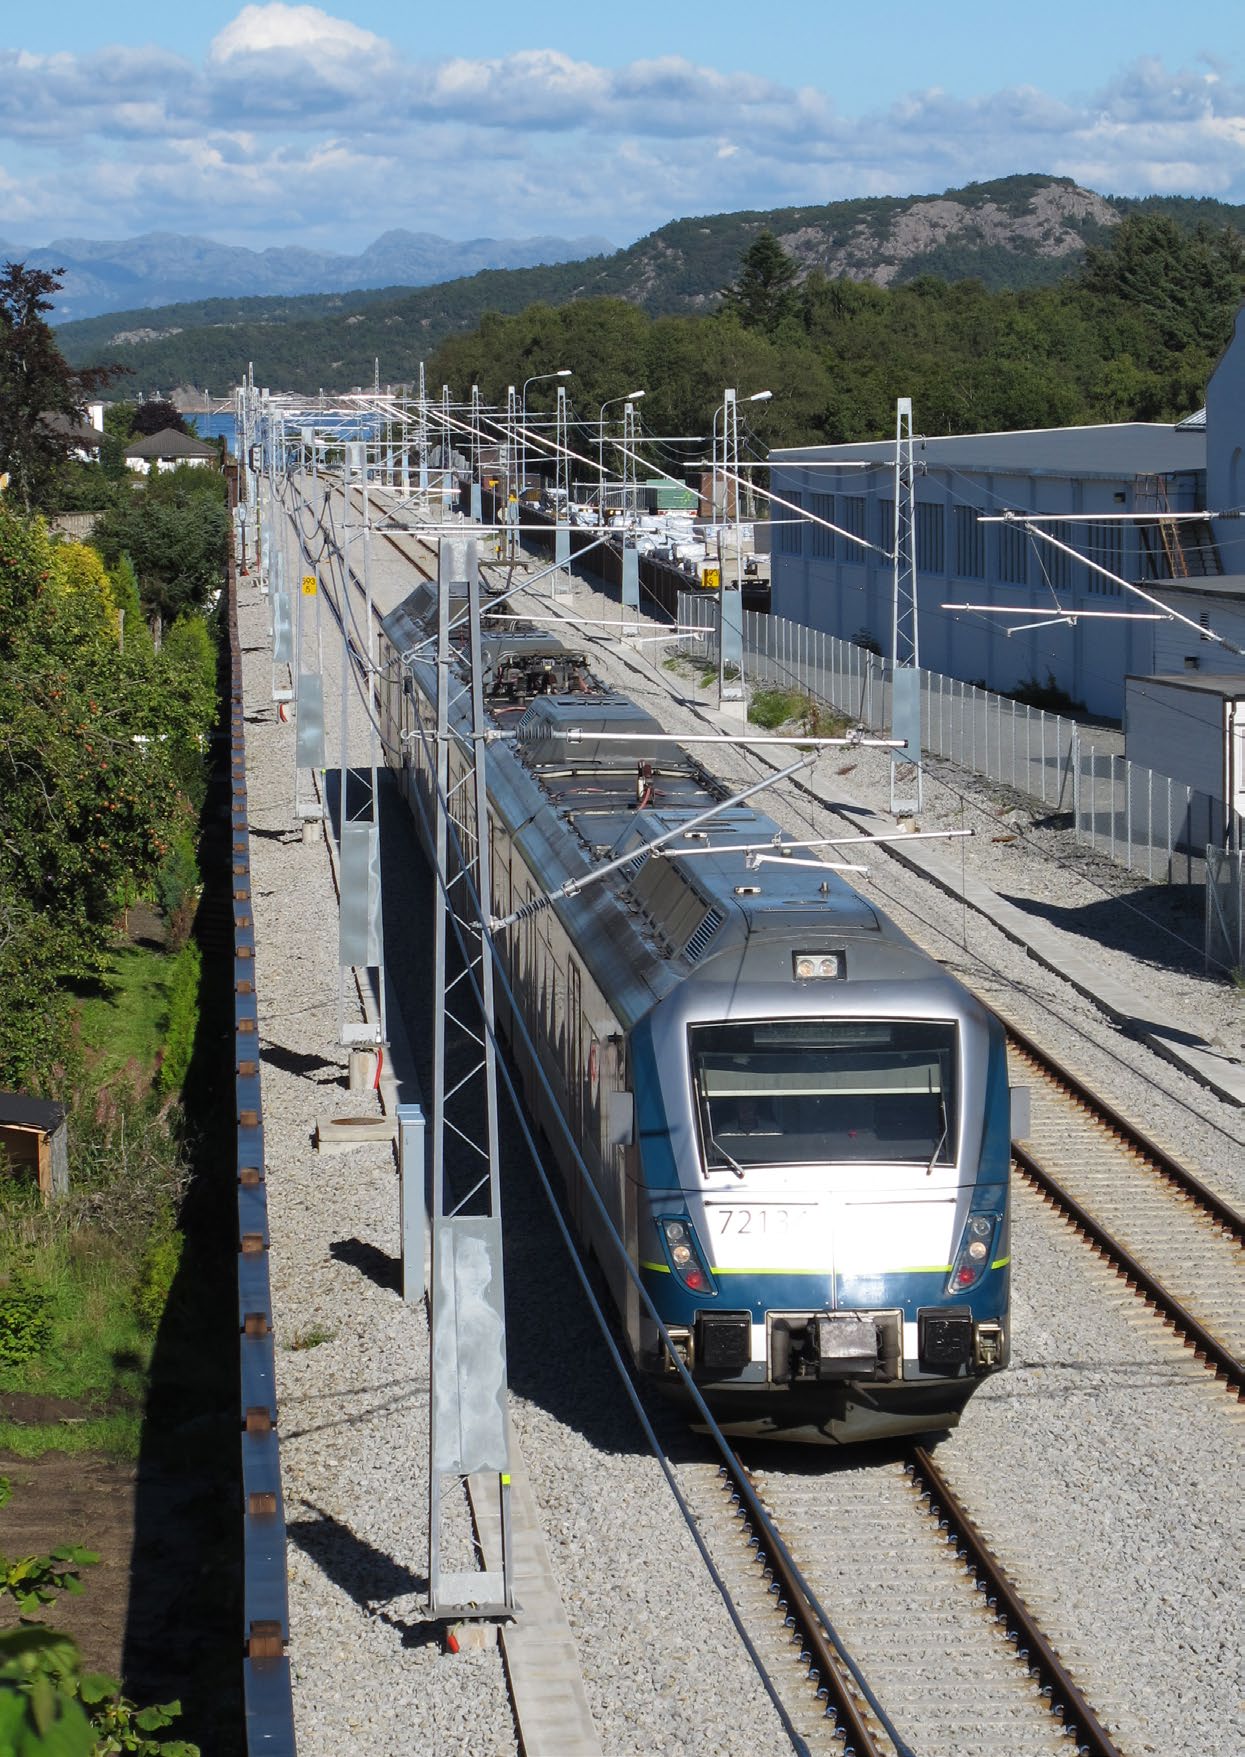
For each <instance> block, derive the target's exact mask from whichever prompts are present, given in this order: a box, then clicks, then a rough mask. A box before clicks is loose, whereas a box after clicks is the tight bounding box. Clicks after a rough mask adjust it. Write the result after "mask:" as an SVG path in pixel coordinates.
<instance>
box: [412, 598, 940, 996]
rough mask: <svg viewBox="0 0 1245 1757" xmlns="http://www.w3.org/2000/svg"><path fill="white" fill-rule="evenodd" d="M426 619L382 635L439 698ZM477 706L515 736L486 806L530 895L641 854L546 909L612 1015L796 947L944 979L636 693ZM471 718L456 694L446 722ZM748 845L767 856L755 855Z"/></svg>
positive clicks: (772, 971) (422, 609)
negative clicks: (633, 696) (674, 737)
mask: <svg viewBox="0 0 1245 1757" xmlns="http://www.w3.org/2000/svg"><path fill="white" fill-rule="evenodd" d="M417 596H419V597H420V601H419V602H418V603H416V602H415V600H416V598H417ZM429 610H431V614H432V616H433V618H434V621H435V601H433V602H432V603H431V605H430V603H429V598H428V595H427V594H426V593H424V594H422V596H421V595H419V594H417V593H413V594H412V595H411V597H410V598H408V599H407V600H406V602H405V603H404V604H403V605H402V606H400V607H399V609H398V610H397V611H394V612H393V613H391V615H390V616H389V617H387V618H386V619H385V625H384V626H385V632H386V635H387V636H388V638H389V639H390V640H391V641H392V642H393V644H394V645H395V646H396V647H397V648H398V650H399V651H401V652H404V653H408V654H412V655H413V654H416V653H418V654H419V657H418V658H416V659H415V662H414V665H413V670H416V671H418V673H419V677H420V680H421V683H422V684H423V687H424V689H425V691H426V692H428V691H431V690H433V689H435V665H434V664H433V663H432V659H433V653H432V650H431V648H430V647H429V645H428V640H429V634H428V623H427V616H428V613H429ZM485 638H488V639H494V638H498V639H501V640H502V641H503V642H504V641H505V640H508V639H510V638H512V637H511V636H508V635H502V636H495V632H494V631H490V633H489V635H488V636H487V637H485ZM538 638H548V637H539V636H538ZM529 650H530V649H529ZM486 708H487V709H488V710H489V712H490V713H491V715H492V718H493V721H494V723H495V725H496V726H497V727H498V729H499V730H503V731H506V732H508V733H510V734H512V735H513V736H512V737H510V738H506V739H505V740H503V741H501V742H499V743H493V744H491V745H490V746H489V749H488V753H487V758H486V761H487V770H488V777H489V798H490V805H491V807H492V809H493V810H494V811H495V812H496V813H498V814H499V816H500V817H501V818H502V820H503V821H504V822H505V823H506V825H507V826H508V829H509V832H510V835H511V837H512V838H513V841H514V843H515V845H516V846H517V847H518V849H519V850H520V852H521V853H522V856H523V859H524V862H525V864H526V866H527V868H528V870H529V872H530V873H531V874H532V876H533V879H534V881H535V883H536V885H537V887H539V888H540V889H543V890H544V892H545V893H546V894H549V893H552V892H555V891H557V890H558V889H559V888H560V887H562V886H564V885H566V884H567V883H568V882H569V883H571V884H572V885H574V884H575V883H578V882H582V881H584V880H586V879H589V878H590V876H591V874H592V873H593V871H594V870H595V869H598V868H600V867H601V866H602V865H603V864H604V863H605V862H607V861H609V860H617V859H620V858H622V857H624V856H626V855H627V854H628V853H630V852H632V851H633V850H634V853H635V858H634V860H632V861H629V862H626V863H625V864H624V865H623V866H622V867H621V868H620V869H619V870H618V872H617V873H616V874H614V875H613V876H612V877H609V878H606V879H604V880H602V881H601V882H597V883H590V884H585V885H584V888H583V889H582V891H572V894H570V895H569V896H565V897H560V898H558V900H557V901H556V903H555V904H554V905H553V907H554V908H555V910H556V913H557V914H558V915H559V916H560V917H561V918H562V920H563V921H564V922H565V923H566V926H567V928H568V930H569V931H570V933H571V934H572V937H573V938H574V940H575V943H576V944H577V946H578V947H579V948H580V951H581V953H582V955H583V957H584V959H585V962H586V963H587V964H588V965H589V967H590V968H591V969H592V971H593V974H594V977H595V979H596V980H597V982H598V983H599V985H600V986H601V989H602V992H603V993H605V994H607V995H609V996H610V997H611V999H612V1001H613V1003H614V1004H615V1005H616V1006H617V1008H618V1010H619V1016H620V1017H624V1018H628V1019H631V1020H634V1019H636V1018H639V1017H641V1016H642V1015H643V1014H644V1013H645V1012H646V1011H647V1010H648V1009H649V1008H650V1007H652V1006H653V1005H654V1004H655V1003H656V1001H657V1000H659V999H661V998H662V997H663V996H664V995H665V994H667V993H669V992H670V990H671V989H672V988H673V987H675V986H677V985H678V984H679V983H681V982H683V981H685V980H686V979H687V978H688V977H689V976H690V975H692V974H693V973H695V974H697V975H698V976H703V977H704V978H705V979H706V980H716V979H721V980H723V981H736V982H737V981H739V980H740V979H746V980H755V981H758V982H764V981H786V982H790V980H791V974H792V972H791V948H792V947H793V946H797V945H802V946H805V947H807V948H808V949H819V948H820V949H826V950H830V949H835V950H841V951H842V953H843V956H844V959H845V973H846V974H848V975H849V976H855V977H860V978H864V979H876V980H878V981H884V980H885V981H895V980H909V981H911V980H926V981H928V980H933V979H939V978H941V979H942V980H944V981H949V980H950V979H948V978H945V977H944V976H943V973H942V972H941V970H940V968H939V966H938V965H937V964H934V963H932V962H931V961H930V960H929V959H928V958H926V957H925V955H924V954H923V953H921V952H919V951H918V949H917V948H916V947H915V946H914V945H913V944H912V942H911V941H910V940H909V939H908V938H907V936H906V935H904V934H903V933H902V932H901V931H900V929H899V928H898V927H896V926H895V924H894V923H893V922H892V921H891V920H890V919H889V917H887V916H886V915H885V914H884V913H882V912H881V911H880V910H878V909H876V908H874V906H873V905H872V904H871V903H870V902H869V901H868V900H867V899H866V898H864V897H862V896H861V895H860V893H859V892H858V891H856V890H855V889H854V888H853V887H852V885H851V884H850V883H848V882H847V881H846V879H845V878H844V877H843V876H842V875H841V874H839V873H837V872H835V871H833V870H832V869H831V868H830V867H828V866H824V865H822V864H820V862H819V861H818V859H817V854H816V851H813V850H810V851H805V850H802V849H791V851H790V853H784V847H787V848H790V843H789V842H787V841H786V840H785V833H784V832H783V831H782V830H781V829H780V827H779V826H778V824H776V823H775V822H774V821H773V819H771V818H769V817H767V816H765V815H764V814H763V813H762V812H760V811H758V810H756V809H755V808H754V807H753V806H752V805H751V804H750V803H745V804H740V805H730V804H728V803H727V801H728V800H729V797H730V795H729V792H728V790H727V788H726V787H725V786H724V785H723V783H722V782H721V781H720V780H718V779H717V778H716V777H714V776H712V775H711V774H710V773H709V772H708V771H707V770H705V769H704V767H703V766H702V765H701V763H700V762H699V761H698V760H697V759H696V758H695V757H694V756H692V755H691V754H689V752H688V751H687V750H685V749H684V748H683V747H682V746H680V745H678V744H677V743H675V742H673V741H670V740H669V739H668V737H667V735H665V734H664V733H663V730H662V727H661V725H660V722H659V721H657V720H656V719H655V718H654V717H653V715H651V714H650V713H648V712H647V711H646V710H645V709H644V708H642V707H640V706H639V705H638V704H636V703H635V702H633V701H631V700H630V698H629V697H627V696H624V695H622V694H621V693H619V692H617V691H613V690H605V691H602V690H596V691H593V692H591V693H587V694H584V693H575V694H561V695H558V694H551V695H538V696H535V697H533V698H532V699H531V701H530V702H528V703H526V704H525V705H523V706H518V705H509V706H508V705H506V704H500V703H487V702H486ZM465 711H466V709H465V703H464V702H462V700H461V698H460V701H459V703H458V705H457V706H454V707H452V709H451V713H452V717H454V716H456V715H458V714H460V713H465ZM606 732H609V733H612V734H615V735H616V736H615V737H613V738H610V739H605V738H603V737H602V734H603V733H606ZM714 808H716V809H715V810H714V816H713V817H712V818H710V819H709V820H708V821H707V822H705V823H703V824H698V823H694V822H693V820H695V819H697V818H699V817H701V816H702V815H703V814H704V813H706V812H708V811H710V810H711V809H714ZM689 825H690V827H688V828H686V829H684V826H689ZM660 838H664V839H665V840H664V843H663V845H662V846H660V847H659V848H657V849H652V848H651V844H652V843H654V842H655V841H658V839H660ZM757 843H763V844H767V845H768V848H767V851H766V855H765V857H764V858H762V859H760V860H758V859H757V856H756V854H755V852H753V851H752V847H753V845H754V844H757ZM769 849H772V854H771V853H770V852H769ZM827 858H833V850H827ZM803 862H809V864H803ZM525 900H526V899H521V898H519V897H517V896H516V897H515V899H514V904H515V906H517V905H518V904H519V903H520V902H521V901H525Z"/></svg>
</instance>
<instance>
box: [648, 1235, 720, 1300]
mask: <svg viewBox="0 0 1245 1757" xmlns="http://www.w3.org/2000/svg"><path fill="white" fill-rule="evenodd" d="M657 1224H658V1226H659V1227H660V1229H661V1235H662V1242H663V1243H664V1244H665V1247H666V1255H667V1256H668V1257H669V1258H670V1267H671V1268H672V1269H673V1270H674V1273H675V1275H676V1277H677V1278H678V1280H679V1281H681V1282H682V1283H683V1286H684V1287H686V1288H687V1289H688V1291H689V1293H716V1292H717V1291H718V1290H717V1288H716V1287H715V1286H714V1283H713V1277H712V1275H710V1273H709V1269H708V1265H707V1263H706V1261H705V1258H704V1256H703V1254H702V1252H701V1249H700V1243H699V1241H698V1239H697V1237H696V1229H695V1227H694V1226H693V1225H692V1223H691V1221H690V1220H685V1219H670V1220H659V1221H658V1222H657Z"/></svg>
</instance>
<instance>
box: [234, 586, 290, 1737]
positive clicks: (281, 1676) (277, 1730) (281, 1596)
mask: <svg viewBox="0 0 1245 1757" xmlns="http://www.w3.org/2000/svg"><path fill="white" fill-rule="evenodd" d="M227 595H228V618H229V664H230V768H231V771H232V772H231V794H232V807H231V821H232V832H231V836H230V861H231V884H230V889H231V892H232V896H233V941H234V962H233V993H234V1040H233V1048H234V1093H235V1111H234V1114H235V1118H236V1123H237V1159H236V1172H237V1182H238V1329H239V1355H240V1366H241V1399H240V1414H241V1429H242V1435H241V1445H242V1678H243V1699H244V1705H245V1713H246V1749H247V1751H248V1753H249V1754H250V1757H259V1754H260V1753H264V1757H287V1754H288V1757H293V1753H294V1750H295V1740H294V1705H293V1698H292V1695H291V1689H290V1662H289V1658H288V1656H287V1653H286V1645H287V1643H288V1641H289V1636H290V1617H289V1601H288V1590H287V1580H286V1561H285V1509H284V1504H283V1501H282V1496H281V1461H280V1457H279V1453H278V1444H277V1391H276V1363H275V1360H274V1356H273V1336H272V1331H273V1323H272V1291H271V1287H270V1284H269V1277H268V1242H269V1241H268V1198H267V1193H266V1189H265V1181H264V1180H265V1168H264V1125H263V1101H262V1095H261V1092H260V1063H259V1036H258V1016H257V1006H256V995H255V924H254V919H253V916H252V911H251V858H250V842H249V837H248V813H247V790H246V743H245V723H244V715H243V698H242V649H241V643H240V641H239V638H238V599H237V579H236V573H235V567H234V558H233V555H232V553H231V554H230V557H229V566H228V577H227Z"/></svg>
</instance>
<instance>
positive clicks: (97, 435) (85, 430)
mask: <svg viewBox="0 0 1245 1757" xmlns="http://www.w3.org/2000/svg"><path fill="white" fill-rule="evenodd" d="M39 424H40V426H42V427H45V428H46V429H47V430H48V432H49V433H56V434H59V436H60V437H61V438H62V439H72V441H73V442H74V444H75V445H78V446H84V447H85V446H90V447H91V449H92V450H94V451H98V450H99V447H100V444H101V442H102V440H103V437H104V436H103V434H102V433H101V432H100V430H99V428H98V427H89V426H86V425H85V424H84V423H83V422H81V421H71V420H70V418H69V416H68V415H65V414H62V413H61V411H60V410H59V409H45V410H44V412H43V414H42V415H40V417H39Z"/></svg>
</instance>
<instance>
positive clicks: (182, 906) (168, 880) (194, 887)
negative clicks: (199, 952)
mask: <svg viewBox="0 0 1245 1757" xmlns="http://www.w3.org/2000/svg"><path fill="white" fill-rule="evenodd" d="M198 889H199V861H198V857H197V855H196V852H195V838H194V836H193V834H192V833H191V830H190V826H189V825H185V826H183V827H182V828H181V829H180V830H179V831H178V832H177V834H176V835H175V836H174V838H173V845H172V847H171V848H170V849H169V851H168V853H167V854H166V855H165V858H164V861H163V864H162V865H161V867H160V870H159V872H158V873H157V874H156V895H157V896H158V897H159V899H160V907H161V909H163V911H164V914H165V917H166V919H167V920H169V921H170V922H171V921H173V920H175V919H180V918H184V917H185V916H186V914H187V912H189V913H190V914H192V915H193V912H194V904H195V900H196V897H197V894H198ZM182 937H184V935H183V936H182Z"/></svg>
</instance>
